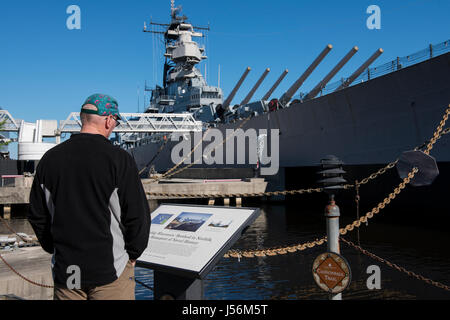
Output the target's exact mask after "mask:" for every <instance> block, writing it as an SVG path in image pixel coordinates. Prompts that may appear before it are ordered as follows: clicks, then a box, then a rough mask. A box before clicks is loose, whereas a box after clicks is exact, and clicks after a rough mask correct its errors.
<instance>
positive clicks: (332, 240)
mask: <svg viewBox="0 0 450 320" xmlns="http://www.w3.org/2000/svg"><path fill="white" fill-rule="evenodd" d="M340 215H341V214H340V211H339V207H338V206H337V205H336V202H335V201H334V194H330V202H329V204H328V205H327V206H326V207H325V218H326V222H327V251H329V252H334V253H337V254H340V248H339V216H340ZM329 299H330V300H342V293H338V294H330V296H329Z"/></svg>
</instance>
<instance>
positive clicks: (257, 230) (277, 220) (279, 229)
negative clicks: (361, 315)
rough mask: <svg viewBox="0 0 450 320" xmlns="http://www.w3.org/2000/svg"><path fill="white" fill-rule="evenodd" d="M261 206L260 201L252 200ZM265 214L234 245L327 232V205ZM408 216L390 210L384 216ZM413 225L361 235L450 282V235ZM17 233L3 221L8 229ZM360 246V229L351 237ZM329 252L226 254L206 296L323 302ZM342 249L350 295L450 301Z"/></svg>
mask: <svg viewBox="0 0 450 320" xmlns="http://www.w3.org/2000/svg"><path fill="white" fill-rule="evenodd" d="M252 206H253V204H252ZM259 206H260V207H261V215H260V216H259V218H258V219H257V220H256V221H255V222H254V223H253V224H252V225H251V227H250V228H249V229H248V230H247V232H246V233H245V234H244V235H243V236H242V237H241V238H240V240H239V241H237V242H236V244H235V245H234V246H233V249H241V250H249V249H262V248H270V247H280V246H288V245H294V244H299V243H304V242H307V241H311V240H314V239H316V238H320V237H322V236H323V235H324V234H325V221H324V218H323V214H322V210H305V209H300V205H294V204H290V205H275V204H270V205H265V204H259ZM389 214H397V215H398V214H401V213H399V212H383V213H380V215H389ZM354 217H355V214H354V213H351V212H350V213H348V212H346V213H345V214H344V212H343V213H342V216H341V221H340V225H341V226H344V225H346V224H347V223H349V222H352V221H353V219H354ZM426 220H427V219H424V223H422V224H420V225H407V224H405V223H399V222H398V221H394V222H392V221H390V220H389V219H380V217H375V218H373V219H371V220H369V225H368V226H365V225H364V226H362V227H361V230H360V234H359V241H360V244H361V246H362V247H363V248H364V249H366V250H368V251H370V252H372V253H374V254H376V255H378V256H379V257H381V258H384V259H387V260H389V261H390V262H392V263H396V264H397V265H399V266H402V267H404V268H405V269H407V270H409V271H413V272H415V273H417V274H419V275H423V276H424V277H426V278H430V279H432V280H434V281H438V282H441V283H443V284H446V285H450V251H449V250H448V249H447V245H448V244H449V243H450V241H449V240H450V233H449V232H446V231H445V229H436V228H434V227H429V226H428V225H427V224H426ZM11 224H12V226H13V228H15V229H16V230H17V231H21V232H25V233H28V234H32V229H31V228H30V226H29V224H28V222H27V221H26V220H23V219H14V220H12V221H11ZM5 233H9V232H8V231H7V230H6V229H5V227H4V226H3V225H1V224H0V234H5ZM345 238H346V239H348V240H350V241H352V242H353V243H356V244H357V243H358V237H357V231H356V230H355V231H353V232H350V233H349V234H347V235H346V236H345ZM325 251H326V243H325V244H323V245H322V246H318V247H317V246H316V247H314V248H312V249H306V250H305V251H301V252H295V253H288V254H286V255H278V256H271V257H259V258H250V259H249V258H241V260H240V262H239V261H238V259H234V258H228V259H226V258H224V259H222V260H221V261H220V262H219V263H218V264H217V266H216V267H215V268H214V269H213V270H212V271H211V272H210V274H209V275H208V276H207V278H206V279H205V282H204V284H205V298H206V299H208V300H230V299H238V300H247V299H294V300H297V299H299V300H303V299H311V300H322V299H327V298H328V294H327V293H325V292H324V291H322V290H321V289H319V288H318V287H317V286H316V284H315V282H314V280H313V277H312V272H311V267H312V263H313V260H314V259H315V257H317V255H319V254H320V253H323V252H325ZM341 254H342V255H343V256H344V257H345V258H346V259H347V261H348V262H349V264H350V266H351V272H352V280H351V284H350V287H349V288H348V289H346V290H345V291H344V292H343V299H344V300H349V299H450V292H449V291H445V290H443V289H440V288H437V287H434V286H432V285H430V284H428V283H425V282H423V281H420V280H416V279H414V278H412V277H410V276H408V275H407V274H405V273H403V272H400V271H397V270H395V269H393V268H391V267H389V266H387V265H385V264H383V263H381V262H378V261H376V260H373V259H372V258H370V257H368V256H366V255H364V254H362V253H360V252H358V251H356V250H355V249H353V248H351V247H348V246H347V245H346V244H344V243H342V242H341ZM370 265H377V266H379V267H380V269H381V289H380V290H369V289H368V288H367V285H366V281H367V278H368V277H369V276H370V275H369V274H367V273H366V270H367V267H369V266H370ZM136 279H137V280H140V281H142V282H144V283H145V284H146V285H148V286H150V287H153V271H152V270H149V269H144V268H140V267H137V268H136ZM136 298H137V299H139V300H145V299H153V292H152V291H151V290H149V289H147V288H145V287H144V286H142V285H140V284H136Z"/></svg>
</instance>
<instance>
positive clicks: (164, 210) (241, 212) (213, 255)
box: [137, 204, 259, 278]
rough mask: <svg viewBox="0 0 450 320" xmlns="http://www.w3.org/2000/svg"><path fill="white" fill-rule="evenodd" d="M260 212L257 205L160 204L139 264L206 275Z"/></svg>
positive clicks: (200, 275)
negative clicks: (241, 206) (254, 206)
mask: <svg viewBox="0 0 450 320" xmlns="http://www.w3.org/2000/svg"><path fill="white" fill-rule="evenodd" d="M258 215H259V209H257V208H236V207H216V206H196V205H173V204H163V205H160V206H159V207H158V208H157V209H156V210H155V211H153V212H152V214H151V220H152V224H151V227H150V237H149V243H148V246H147V249H146V250H145V251H144V253H143V254H142V255H141V256H140V257H139V259H138V260H137V263H138V266H143V267H149V268H152V269H154V270H158V271H165V272H169V273H170V272H172V273H175V274H180V275H185V276H191V277H199V278H200V277H202V276H203V275H204V274H206V273H207V272H209V270H210V269H211V268H212V267H213V266H214V264H215V263H216V262H217V261H218V260H220V259H221V258H222V256H223V255H224V254H225V252H226V251H227V250H228V249H229V248H231V246H232V245H233V244H234V242H235V241H237V240H238V239H239V237H240V236H241V234H242V232H243V230H244V229H245V228H246V227H248V226H249V225H250V224H251V223H252V222H253V221H254V220H255V219H256V218H257V216H258Z"/></svg>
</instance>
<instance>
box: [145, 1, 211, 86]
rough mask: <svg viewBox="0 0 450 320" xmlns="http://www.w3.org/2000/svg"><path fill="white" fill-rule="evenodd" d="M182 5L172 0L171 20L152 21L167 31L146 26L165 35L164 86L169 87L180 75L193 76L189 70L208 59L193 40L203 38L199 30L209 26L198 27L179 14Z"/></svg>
mask: <svg viewBox="0 0 450 320" xmlns="http://www.w3.org/2000/svg"><path fill="white" fill-rule="evenodd" d="M181 9H182V8H181V6H178V7H175V1H174V0H171V1H170V16H171V22H170V23H169V24H165V23H155V22H153V21H150V25H156V26H161V27H165V28H166V31H165V32H163V31H153V30H147V29H146V27H145V26H144V32H149V33H153V34H162V35H164V40H165V41H164V42H165V47H166V52H165V54H164V57H165V63H164V70H163V72H164V74H163V86H164V88H166V87H167V85H168V83H170V82H172V81H175V80H178V79H180V77H184V78H188V77H191V76H190V75H189V72H190V71H191V72H192V70H193V69H194V66H195V65H196V64H198V63H200V62H201V61H202V60H204V59H207V57H206V56H204V55H203V53H204V50H205V49H204V48H199V46H198V44H197V43H196V42H195V41H193V40H192V38H194V37H199V38H202V37H203V34H202V33H201V32H198V30H207V31H209V26H208V27H197V26H193V25H191V24H190V23H188V22H187V17H186V16H184V15H183V16H179V15H178V13H180V12H181Z"/></svg>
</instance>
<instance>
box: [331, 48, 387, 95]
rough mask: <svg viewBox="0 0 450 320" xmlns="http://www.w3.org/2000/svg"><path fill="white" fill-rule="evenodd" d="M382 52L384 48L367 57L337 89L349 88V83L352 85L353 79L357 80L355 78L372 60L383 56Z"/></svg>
mask: <svg viewBox="0 0 450 320" xmlns="http://www.w3.org/2000/svg"><path fill="white" fill-rule="evenodd" d="M382 53H383V49H382V48H380V49H378V50H377V51H375V53H374V54H373V55H372V56H371V57H370V58H369V59H367V61H366V62H364V63H363V64H362V65H361V66H360V67H359V68H358V69H357V70H356V71H355V72H353V74H352V75H351V76H350V77H348V78H347V79H346V80H345V81H344V82H343V83H342V84H341V85H340V86H339V87H338V88H337V89H336V90H335V91H338V90H341V89H344V88H347V87H348V86H349V85H351V84H352V83H353V81H355V79H356V78H358V77H359V75H360V74H361V73H363V71H364V70H366V69H367V68H368V67H369V66H370V65H371V64H372V62H374V61H375V60H376V59H378V57H379V56H381V54H382Z"/></svg>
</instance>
